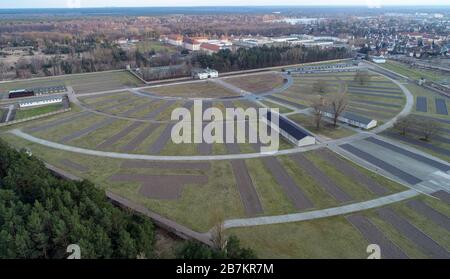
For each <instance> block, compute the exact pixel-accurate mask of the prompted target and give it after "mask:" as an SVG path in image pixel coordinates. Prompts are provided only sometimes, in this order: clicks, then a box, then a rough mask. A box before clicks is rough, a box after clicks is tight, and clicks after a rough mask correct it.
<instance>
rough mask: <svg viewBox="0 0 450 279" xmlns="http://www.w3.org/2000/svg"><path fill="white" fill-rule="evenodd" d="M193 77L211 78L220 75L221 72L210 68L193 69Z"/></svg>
mask: <svg viewBox="0 0 450 279" xmlns="http://www.w3.org/2000/svg"><path fill="white" fill-rule="evenodd" d="M192 77H193V78H194V79H209V78H217V77H219V72H218V71H216V70H213V69H210V68H206V69H198V70H192Z"/></svg>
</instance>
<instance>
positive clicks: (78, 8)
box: [0, 4, 450, 10]
mask: <svg viewBox="0 0 450 279" xmlns="http://www.w3.org/2000/svg"><path fill="white" fill-rule="evenodd" d="M206 7H273V8H277V7H320V8H326V7H329V8H335V7H358V8H368V9H379V8H385V7H391V8H392V7H403V8H404V7H409V8H414V7H421V8H423V7H449V8H450V4H438V5H434V4H419V5H408V4H405V5H403V4H395V5H390V4H386V5H380V6H376V7H370V6H368V5H353V4H333V5H327V4H314V5H308V4H303V5H290V4H285V5H284V4H279V5H252V4H246V5H236V4H234V5H177V6H87V7H72V8H70V7H35V8H26V7H16V8H2V7H0V10H19V9H23V10H39V9H65V10H80V9H108V8H206Z"/></svg>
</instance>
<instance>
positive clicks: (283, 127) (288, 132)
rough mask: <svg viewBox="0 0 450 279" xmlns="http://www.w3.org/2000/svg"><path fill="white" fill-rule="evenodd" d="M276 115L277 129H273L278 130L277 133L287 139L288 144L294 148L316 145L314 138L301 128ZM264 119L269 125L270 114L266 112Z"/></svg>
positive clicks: (270, 121)
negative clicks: (293, 145)
mask: <svg viewBox="0 0 450 279" xmlns="http://www.w3.org/2000/svg"><path fill="white" fill-rule="evenodd" d="M277 115H278V127H274V128H275V129H278V131H279V133H280V134H281V135H282V136H283V137H285V138H286V139H288V140H289V141H290V142H292V143H294V144H295V145H296V146H305V145H312V144H315V143H316V138H315V137H313V136H312V135H311V134H310V133H308V132H307V131H306V130H304V129H303V128H301V127H300V126H299V125H297V124H296V123H294V122H292V121H291V120H289V119H288V118H286V117H284V116H282V115H280V114H277ZM266 118H267V120H268V122H269V123H271V124H272V112H271V111H268V112H267V115H266ZM272 127H273V126H272Z"/></svg>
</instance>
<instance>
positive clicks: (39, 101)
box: [19, 96, 63, 108]
mask: <svg viewBox="0 0 450 279" xmlns="http://www.w3.org/2000/svg"><path fill="white" fill-rule="evenodd" d="M62 101H63V97H62V96H55V97H49V98H34V99H29V100H26V101H22V102H20V103H19V107H20V108H28V107H35V106H43V105H49V104H56V103H61V102H62Z"/></svg>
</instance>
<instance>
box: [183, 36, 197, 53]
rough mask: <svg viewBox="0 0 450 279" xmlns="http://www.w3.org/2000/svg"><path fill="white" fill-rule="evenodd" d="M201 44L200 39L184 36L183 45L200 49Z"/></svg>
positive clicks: (191, 48) (186, 47)
mask: <svg viewBox="0 0 450 279" xmlns="http://www.w3.org/2000/svg"><path fill="white" fill-rule="evenodd" d="M200 44H201V43H200V42H199V41H197V40H195V39H191V38H184V40H183V47H184V48H185V49H188V50H191V51H195V50H200Z"/></svg>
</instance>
